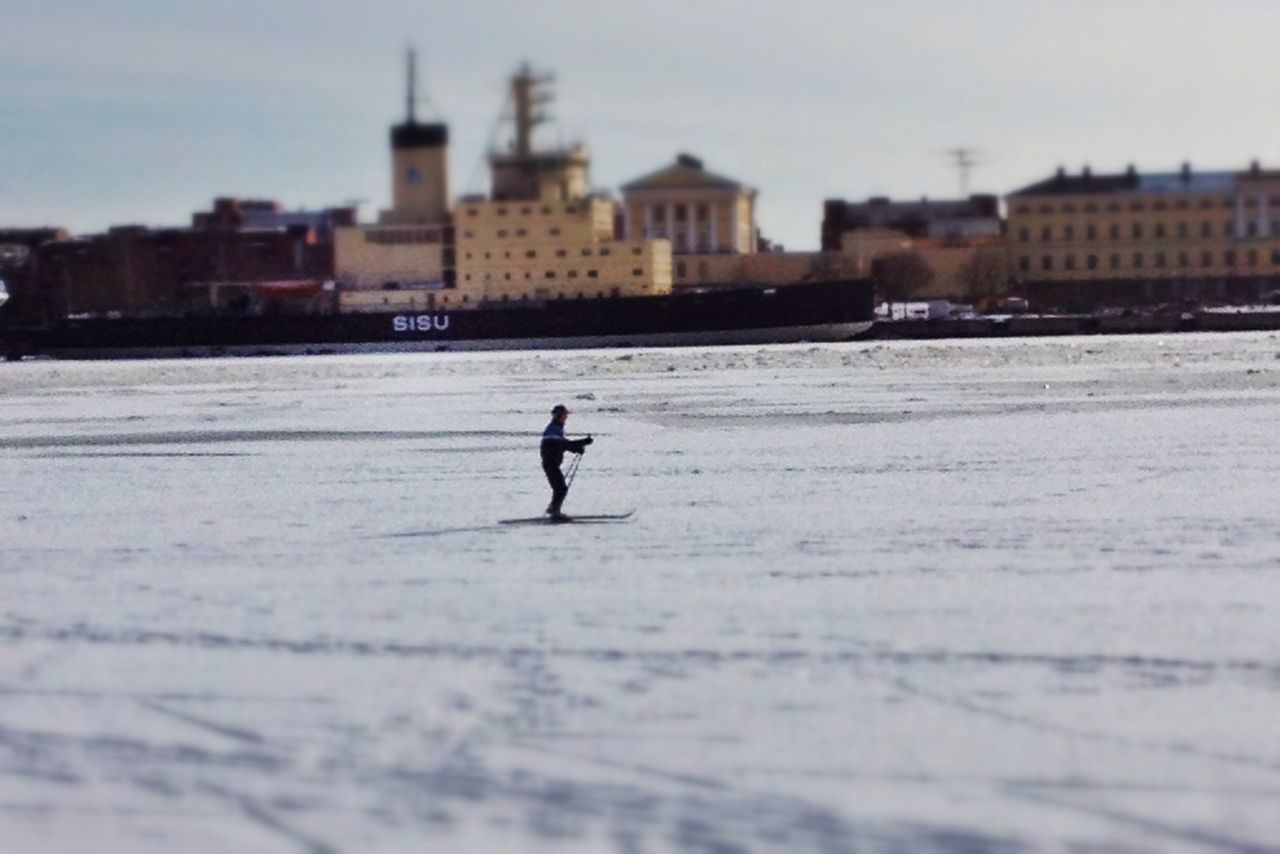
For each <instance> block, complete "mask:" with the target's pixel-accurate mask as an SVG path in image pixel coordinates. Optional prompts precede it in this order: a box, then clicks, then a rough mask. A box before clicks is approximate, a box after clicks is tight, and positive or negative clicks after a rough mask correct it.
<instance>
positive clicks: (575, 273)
mask: <svg viewBox="0 0 1280 854" xmlns="http://www.w3.org/2000/svg"><path fill="white" fill-rule="evenodd" d="M569 278H570V279H576V278H578V271H577V270H570V271H569Z"/></svg>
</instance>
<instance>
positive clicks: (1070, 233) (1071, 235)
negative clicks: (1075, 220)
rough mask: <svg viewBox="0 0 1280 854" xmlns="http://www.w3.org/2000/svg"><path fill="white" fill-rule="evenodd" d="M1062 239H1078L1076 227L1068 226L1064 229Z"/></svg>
mask: <svg viewBox="0 0 1280 854" xmlns="http://www.w3.org/2000/svg"><path fill="white" fill-rule="evenodd" d="M1062 237H1063V238H1064V239H1065V240H1075V239H1076V227H1075V226H1074V225H1068V226H1067V227H1066V228H1064V229H1063V230H1062Z"/></svg>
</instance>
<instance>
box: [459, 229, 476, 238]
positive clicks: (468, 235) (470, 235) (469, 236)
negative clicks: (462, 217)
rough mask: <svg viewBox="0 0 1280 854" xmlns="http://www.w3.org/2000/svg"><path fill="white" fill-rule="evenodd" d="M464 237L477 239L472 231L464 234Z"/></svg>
mask: <svg viewBox="0 0 1280 854" xmlns="http://www.w3.org/2000/svg"><path fill="white" fill-rule="evenodd" d="M462 236H463V237H466V238H471V237H475V234H474V233H473V232H470V231H464V232H462Z"/></svg>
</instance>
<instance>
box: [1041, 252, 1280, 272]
mask: <svg viewBox="0 0 1280 854" xmlns="http://www.w3.org/2000/svg"><path fill="white" fill-rule="evenodd" d="M1150 257H1151V261H1152V266H1153V267H1155V268H1156V269H1164V268H1166V267H1168V266H1169V257H1168V255H1167V254H1166V253H1164V252H1156V253H1153V254H1152V255H1151V256H1150ZM1108 260H1109V262H1110V267H1111V269H1112V270H1119V269H1120V268H1121V267H1122V266H1123V258H1122V256H1121V255H1120V254H1119V253H1118V252H1117V253H1112V255H1111V257H1110V258H1109V259H1108ZM1146 260H1147V255H1146V253H1143V252H1135V253H1133V258H1132V261H1133V267H1134V268H1135V269H1142V268H1143V267H1144V265H1145V264H1146ZM1216 260H1217V256H1216V255H1215V254H1214V253H1213V252H1210V251H1208V250H1205V251H1204V252H1201V253H1200V266H1201V267H1214V266H1217V264H1216ZM1259 260H1260V258H1259V255H1258V250H1256V249H1250V250H1249V251H1248V252H1246V253H1245V263H1246V264H1247V265H1248V266H1250V267H1256V266H1258V263H1259ZM1236 261H1237V255H1236V252H1235V250H1233V249H1228V250H1227V251H1226V252H1223V253H1222V266H1224V267H1234V266H1236ZM1100 263H1101V262H1100V260H1099V259H1098V256H1097V255H1089V256H1088V257H1086V258H1085V268H1086V269H1089V270H1096V269H1098V267H1099V265H1100ZM1271 265H1272V266H1273V267H1280V249H1273V250H1272V251H1271ZM1177 266H1178V267H1190V266H1191V253H1190V252H1179V253H1178V256H1177ZM1062 268H1063V269H1064V270H1074V269H1076V256H1074V255H1065V256H1063V259H1062ZM1018 269H1019V270H1022V271H1023V272H1026V271H1028V270H1030V269H1031V258H1030V257H1029V256H1027V255H1023V256H1022V257H1020V258H1019V259H1018ZM1040 269H1041V270H1045V271H1050V270H1053V269H1054V256H1052V255H1045V256H1044V257H1043V258H1041V259H1040Z"/></svg>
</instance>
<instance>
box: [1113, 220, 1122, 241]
mask: <svg viewBox="0 0 1280 854" xmlns="http://www.w3.org/2000/svg"><path fill="white" fill-rule="evenodd" d="M1111 239H1112V240H1119V239H1120V226H1118V225H1116V224H1115V223H1112V224H1111Z"/></svg>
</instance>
